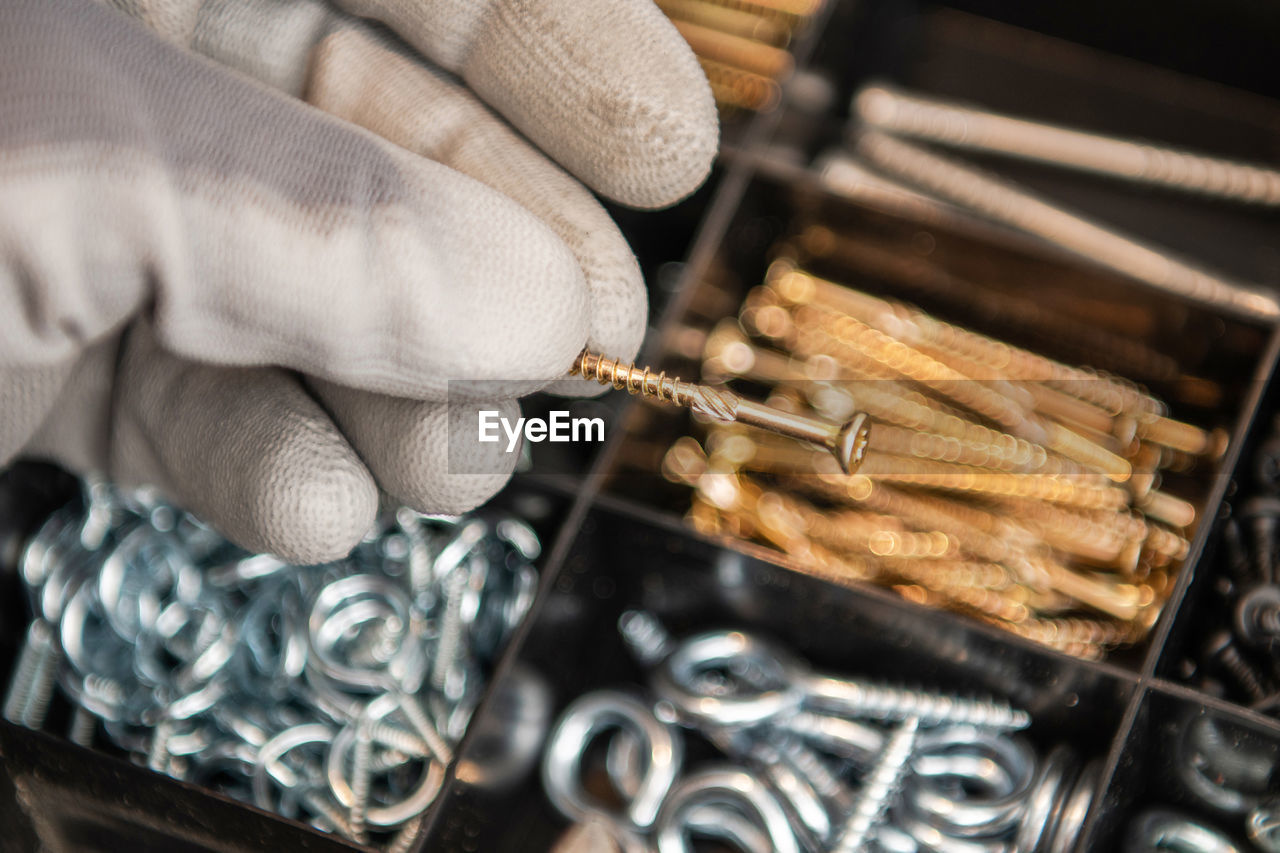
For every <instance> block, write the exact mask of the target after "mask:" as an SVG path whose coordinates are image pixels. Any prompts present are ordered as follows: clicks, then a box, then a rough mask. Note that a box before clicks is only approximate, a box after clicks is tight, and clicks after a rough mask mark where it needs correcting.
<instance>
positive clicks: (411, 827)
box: [386, 815, 422, 853]
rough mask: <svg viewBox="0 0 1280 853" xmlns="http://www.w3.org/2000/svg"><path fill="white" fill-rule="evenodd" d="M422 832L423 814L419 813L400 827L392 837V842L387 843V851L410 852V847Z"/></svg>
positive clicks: (393, 852)
mask: <svg viewBox="0 0 1280 853" xmlns="http://www.w3.org/2000/svg"><path fill="white" fill-rule="evenodd" d="M421 832H422V816H421V815H419V816H418V817H415V818H414V819H413V820H411V821H409V822H408V823H406V824H405V825H404V826H402V827H401V828H400V831H399V832H397V833H396V834H395V837H394V838H392V839H391V843H390V844H388V845H387V851H386V853H409V849H410V848H411V847H413V843H414V842H415V841H417V840H418V836H419V835H420V834H421Z"/></svg>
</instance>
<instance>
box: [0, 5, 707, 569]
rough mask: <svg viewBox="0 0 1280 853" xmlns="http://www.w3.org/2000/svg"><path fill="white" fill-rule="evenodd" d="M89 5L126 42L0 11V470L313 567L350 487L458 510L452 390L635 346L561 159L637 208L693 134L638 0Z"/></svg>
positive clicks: (673, 45) (590, 216) (484, 449)
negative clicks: (195, 525)
mask: <svg viewBox="0 0 1280 853" xmlns="http://www.w3.org/2000/svg"><path fill="white" fill-rule="evenodd" d="M114 5H117V6H120V7H122V8H123V9H124V11H126V12H128V13H130V14H131V15H132V16H133V17H134V18H136V19H137V20H138V21H141V22H142V23H143V24H145V25H146V26H147V27H149V28H150V30H151V32H148V29H147V28H144V27H143V26H139V24H138V23H137V21H131V20H130V19H129V18H128V17H127V16H125V15H120V14H119V13H118V12H116V11H113V10H109V9H106V8H103V7H102V6H100V5H96V4H93V3H90V2H88V1H87V0H15V2H12V3H9V4H7V6H6V9H5V10H4V11H3V12H0V79H2V80H3V81H4V82H3V84H0V462H3V461H4V460H6V459H9V458H12V456H14V455H15V454H17V453H19V452H27V453H33V454H41V455H48V456H52V457H54V458H57V459H59V460H62V461H64V462H67V463H68V464H70V465H72V466H73V467H76V468H80V469H96V470H102V471H106V472H107V473H108V474H109V475H111V476H112V477H114V478H115V479H118V480H120V481H122V482H150V483H152V484H154V485H157V486H159V487H160V488H161V489H163V490H164V491H166V492H168V493H169V494H170V495H171V497H173V499H175V500H177V501H179V502H181V503H182V504H184V505H186V506H188V507H190V508H191V509H193V510H194V511H196V512H198V513H201V514H202V515H204V516H205V517H206V518H208V519H209V520H210V521H212V522H213V523H214V524H216V525H218V526H219V527H220V528H221V529H222V530H223V532H224V533H226V534H227V535H228V536H230V537H231V538H233V539H235V540H237V541H239V542H240V543H241V544H244V545H245V546H247V547H250V548H254V549H259V550H268V551H273V552H276V553H278V554H280V555H282V556H284V557H286V558H288V559H290V560H296V561H306V562H310V561H321V560H326V559H331V558H334V557H337V556H339V555H341V554H343V553H345V552H346V551H347V550H349V549H350V547H351V546H352V545H354V543H355V542H356V541H357V540H358V539H359V537H360V536H361V535H362V534H363V533H364V531H365V530H366V529H367V527H368V525H369V524H370V523H371V521H372V517H373V514H374V512H375V510H376V505H377V501H378V491H379V489H381V490H382V491H384V492H386V493H387V494H389V495H390V496H391V497H392V498H393V499H395V500H396V501H399V502H403V503H406V504H408V505H410V506H412V507H415V508H417V509H420V510H423V511H429V512H459V511H463V510H465V509H468V508H470V507H472V506H475V505H476V504H478V503H480V502H482V501H483V500H485V499H487V498H488V497H489V496H490V495H491V494H492V493H493V492H494V491H496V490H497V489H498V488H499V487H500V486H501V485H502V483H503V482H505V480H506V477H507V475H508V473H509V470H510V466H511V465H512V464H514V455H512V454H507V453H505V452H504V448H502V447H501V446H499V445H479V444H476V445H475V446H474V448H473V449H472V450H471V452H472V453H473V454H474V458H470V459H468V464H467V465H466V466H465V470H466V471H484V472H487V473H462V472H460V471H459V470H457V469H453V470H451V465H450V460H449V454H448V452H447V448H446V443H447V439H446V436H447V433H448V423H449V415H450V413H452V414H453V415H455V416H456V415H457V413H458V411H459V407H462V408H463V409H469V408H474V409H480V408H489V409H498V410H501V411H503V412H504V413H506V414H507V416H509V417H514V415H515V412H516V408H517V404H516V403H515V398H517V397H519V396H522V395H524V394H527V393H529V392H531V391H533V390H537V389H539V388H543V387H546V386H548V384H549V383H552V380H553V379H555V377H559V376H563V375H564V374H565V372H566V371H567V369H568V367H569V365H570V364H571V363H572V360H573V358H574V357H575V356H576V354H577V353H578V351H579V350H580V349H581V348H582V346H583V345H584V344H589V345H591V346H592V347H595V348H598V349H601V350H604V351H607V352H610V353H616V354H618V355H620V356H623V357H630V356H632V355H633V354H634V353H635V351H636V349H637V348H638V346H639V343H640V339H641V337H642V335H643V328H644V321H645V314H646V309H645V297H644V288H643V282H642V281H641V278H640V274H639V271H638V268H637V267H636V264H635V261H634V258H633V257H632V255H631V253H630V250H629V249H628V248H627V246H626V243H625V241H624V240H623V238H622V236H621V234H620V233H619V232H618V231H617V229H616V227H615V226H614V225H613V224H612V222H611V221H610V220H609V218H608V216H607V214H606V213H605V212H604V209H603V208H602V207H601V206H600V205H599V203H598V202H596V200H595V199H594V197H593V196H592V195H591V193H590V192H589V191H588V189H587V188H586V187H584V186H583V184H581V183H579V182H578V180H576V179H575V177H573V176H576V178H577V179H581V180H583V181H585V182H586V183H587V184H588V185H589V186H590V187H592V188H593V189H595V190H597V191H599V192H602V193H604V194H606V195H609V196H610V197H612V198H614V199H615V200H618V201H620V202H623V203H626V204H629V205H633V206H643V207H651V206H658V205H662V204H668V203H672V202H674V201H677V200H678V199H679V198H681V197H682V196H684V195H687V194H688V193H689V192H691V191H692V190H693V189H695V188H696V186H697V185H698V184H699V183H700V182H701V181H702V180H703V179H704V177H705V175H706V173H707V170H708V169H709V165H710V161H711V158H712V157H713V156H714V152H715V148H716V118H715V111H714V105H713V103H712V100H711V96H710V93H709V90H708V89H707V86H706V83H705V80H703V79H702V78H701V75H700V72H699V70H698V67H697V64H696V61H695V60H694V59H693V57H692V54H691V53H689V51H688V49H687V48H686V47H685V46H684V44H683V42H682V41H680V38H679V35H678V34H677V33H676V32H675V30H674V29H673V28H672V27H671V26H670V25H669V24H668V23H667V22H666V20H665V19H664V18H663V17H662V15H661V14H660V13H659V12H658V10H657V9H656V7H654V6H652V4H651V3H649V2H648V0H643V2H641V0H599V1H598V2H592V3H580V2H578V0H383V2H372V0H366V2H355V0H347V2H345V3H344V4H342V5H345V6H346V7H347V9H346V10H342V9H339V8H337V7H334V6H330V5H329V4H327V3H323V2H317V0H295V2H284V1H283V0H114ZM356 15H359V16H364V17H371V18H375V19H377V21H380V22H382V23H384V24H386V25H389V26H390V27H391V28H392V29H393V30H394V31H395V34H392V33H390V32H388V31H387V30H386V29H384V28H382V27H381V26H379V25H376V24H371V23H369V22H367V21H365V20H363V18H362V17H356ZM402 40H403V41H402ZM433 63H434V64H435V66H438V67H434V66H433ZM450 74H456V75H457V77H453V76H450ZM477 96H478V97H477ZM481 99H483V102H482V100H481ZM485 102H487V105H486V103H485ZM493 109H496V110H498V111H499V112H500V113H501V116H499V115H498V114H497V113H495V112H494V111H493ZM508 122H509V123H508ZM513 126H514V127H513ZM535 143H536V146H535ZM557 163H558V164H559V165H557ZM562 167H563V168H562ZM566 169H567V171H566ZM570 173H572V175H573V176H571V174H570ZM453 380H500V382H499V383H498V384H497V385H494V384H488V385H487V386H486V387H488V388H489V389H491V390H490V391H489V392H486V393H490V394H491V397H492V398H491V399H459V395H458V394H457V393H456V388H457V386H456V385H455V386H454V388H455V393H454V394H452V395H450V385H449V383H450V382H451V381H453ZM553 387H554V390H556V391H558V392H564V393H584V392H585V391H586V389H585V383H583V382H582V381H581V380H573V381H571V380H561V381H557V382H554V384H553ZM594 390H596V389H592V391H594ZM489 448H493V449H492V450H490V449H489Z"/></svg>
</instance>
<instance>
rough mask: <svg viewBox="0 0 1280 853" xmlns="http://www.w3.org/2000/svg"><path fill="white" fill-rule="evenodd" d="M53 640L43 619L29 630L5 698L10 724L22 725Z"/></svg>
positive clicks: (5, 712)
mask: <svg viewBox="0 0 1280 853" xmlns="http://www.w3.org/2000/svg"><path fill="white" fill-rule="evenodd" d="M52 640H53V633H52V630H51V628H50V627H49V623H48V622H46V621H45V620H43V619H36V620H35V621H34V622H32V623H31V627H29V628H28V629H27V636H26V638H25V639H24V640H23V642H22V651H21V652H19V654H18V662H17V663H16V664H15V665H14V668H13V676H12V677H11V678H10V679H9V690H8V692H7V693H6V694H5V697H4V718H5V719H6V720H8V721H9V722H11V723H19V724H21V723H22V720H23V712H24V709H25V708H26V706H27V702H28V700H29V699H30V697H31V692H32V688H33V687H34V686H35V681H36V673H37V671H38V670H39V667H40V661H41V660H42V659H43V657H44V655H45V654H47V651H48V649H49V646H50V645H51V643H52Z"/></svg>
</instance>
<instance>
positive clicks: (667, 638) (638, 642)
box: [618, 610, 675, 666]
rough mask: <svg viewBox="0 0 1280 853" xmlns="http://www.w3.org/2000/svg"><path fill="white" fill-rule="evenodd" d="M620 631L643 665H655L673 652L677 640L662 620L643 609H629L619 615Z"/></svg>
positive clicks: (629, 648) (637, 659)
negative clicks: (672, 636)
mask: <svg viewBox="0 0 1280 853" xmlns="http://www.w3.org/2000/svg"><path fill="white" fill-rule="evenodd" d="M618 633H620V634H621V635H622V641H623V642H624V643H626V646H627V649H628V651H630V652H631V654H632V656H633V657H634V658H635V659H636V662H637V663H639V664H640V665H641V666H653V665H655V664H657V663H658V662H659V661H661V660H662V659H663V658H665V657H666V656H667V655H669V654H670V653H671V649H672V648H673V647H674V646H675V641H674V640H673V639H672V638H671V634H670V633H668V632H667V629H666V628H665V627H664V626H663V624H662V623H661V622H659V621H658V620H657V618H655V617H654V616H653V614H651V613H646V612H645V611H643V610H628V611H627V612H626V613H623V614H622V615H621V616H619V617H618Z"/></svg>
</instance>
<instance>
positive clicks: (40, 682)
mask: <svg viewBox="0 0 1280 853" xmlns="http://www.w3.org/2000/svg"><path fill="white" fill-rule="evenodd" d="M59 657H60V652H59V650H58V645H57V644H56V643H54V642H53V640H52V639H50V640H49V641H48V642H46V643H45V644H43V645H42V646H41V647H40V648H39V649H38V650H37V652H36V663H35V671H34V672H33V673H32V675H31V682H30V689H29V692H28V693H27V697H26V702H25V703H24V704H23V706H22V725H24V726H26V727H27V728H29V729H38V728H41V727H42V726H43V725H44V721H45V717H46V715H47V714H48V712H49V701H50V700H51V699H52V698H53V685H54V682H55V681H56V680H57V677H58V658H59Z"/></svg>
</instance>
